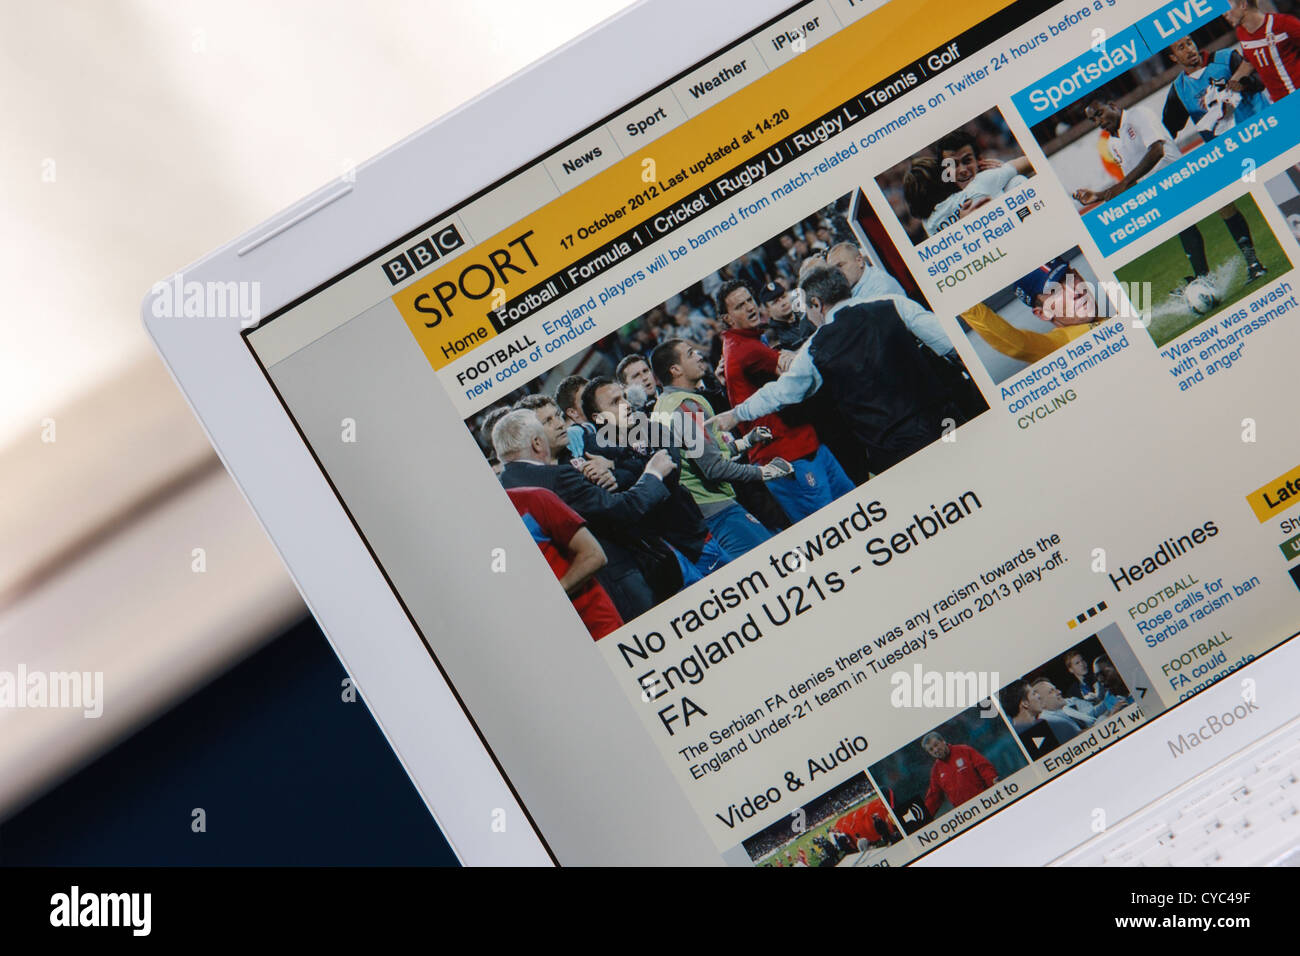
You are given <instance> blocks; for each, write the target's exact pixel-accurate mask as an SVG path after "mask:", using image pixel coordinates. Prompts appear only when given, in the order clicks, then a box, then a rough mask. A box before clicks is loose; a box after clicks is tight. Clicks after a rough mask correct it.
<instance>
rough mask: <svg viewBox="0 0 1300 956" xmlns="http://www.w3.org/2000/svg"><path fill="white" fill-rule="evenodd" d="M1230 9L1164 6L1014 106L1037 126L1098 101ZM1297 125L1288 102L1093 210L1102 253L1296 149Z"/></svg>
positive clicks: (1101, 39) (1296, 102) (1193, 2)
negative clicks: (1077, 106) (1137, 68)
mask: <svg viewBox="0 0 1300 956" xmlns="http://www.w3.org/2000/svg"><path fill="white" fill-rule="evenodd" d="M1228 6H1229V4H1228V0H1180V2H1176V3H1171V4H1169V5H1167V6H1165V7H1162V8H1161V9H1160V10H1158V11H1156V12H1155V13H1152V14H1150V15H1148V16H1146V17H1143V18H1142V19H1141V20H1139V21H1138V22H1137V23H1135V24H1134V25H1133V26H1131V27H1129V28H1127V29H1125V30H1121V31H1120V32H1119V33H1116V34H1114V35H1113V36H1098V37H1097V38H1096V40H1095V42H1094V43H1093V45H1092V48H1091V49H1090V50H1089V51H1088V52H1087V53H1085V54H1084V55H1082V56H1080V57H1078V58H1076V59H1074V60H1071V61H1070V62H1069V63H1067V64H1065V66H1063V67H1061V68H1060V69H1058V70H1054V71H1053V72H1051V73H1049V74H1048V75H1047V76H1045V77H1043V79H1041V80H1040V81H1038V82H1037V83H1035V84H1033V85H1032V86H1029V87H1026V88H1025V89H1023V90H1021V91H1020V92H1019V93H1016V94H1015V95H1014V96H1013V97H1012V98H1011V99H1012V103H1014V104H1015V107H1016V109H1017V110H1018V111H1019V112H1020V115H1021V116H1022V117H1023V118H1024V120H1025V123H1026V124H1028V125H1029V126H1031V127H1032V126H1035V125H1037V124H1038V123H1041V122H1042V121H1043V120H1045V119H1047V118H1048V117H1050V116H1052V115H1053V114H1054V113H1056V112H1058V111H1059V110H1062V109H1064V108H1065V107H1067V106H1069V105H1070V104H1071V103H1075V102H1078V101H1079V100H1086V99H1088V98H1090V97H1092V96H1095V95H1097V94H1098V93H1099V92H1100V91H1102V90H1103V88H1104V87H1105V86H1106V84H1107V83H1109V82H1111V81H1112V80H1114V79H1115V78H1116V77H1118V76H1120V75H1122V74H1123V73H1126V72H1127V71H1129V70H1131V69H1133V67H1135V66H1137V65H1138V64H1139V63H1141V62H1142V61H1144V60H1147V59H1149V58H1151V57H1153V56H1156V55H1158V54H1160V53H1161V52H1162V51H1163V50H1166V49H1168V48H1169V46H1170V45H1171V44H1172V43H1173V42H1174V41H1175V40H1177V39H1179V38H1181V37H1185V36H1187V35H1188V34H1189V33H1191V32H1192V31H1193V30H1196V29H1197V28H1198V27H1202V26H1205V25H1206V24H1207V23H1209V22H1211V21H1212V20H1214V19H1215V18H1216V17H1220V16H1222V15H1223V14H1224V13H1225V12H1226V11H1227V9H1228ZM1158 119H1159V117H1157V120H1158ZM1297 122H1300V96H1288V97H1286V98H1285V99H1283V100H1282V101H1281V102H1280V103H1277V104H1274V106H1273V107H1272V108H1270V109H1269V110H1267V111H1266V112H1265V113H1264V114H1263V115H1262V116H1257V117H1255V118H1254V119H1252V120H1251V121H1250V122H1249V123H1246V124H1244V125H1241V126H1237V127H1234V128H1233V129H1231V130H1229V131H1228V132H1226V133H1224V134H1223V135H1221V136H1216V137H1215V138H1214V139H1213V140H1211V141H1210V142H1208V143H1206V144H1204V145H1202V146H1199V147H1197V148H1195V149H1193V150H1191V151H1190V152H1188V153H1186V154H1185V155H1184V156H1183V158H1182V159H1181V160H1179V161H1178V162H1175V163H1172V164H1170V165H1169V166H1166V167H1164V168H1163V169H1161V170H1160V171H1159V172H1156V173H1151V174H1148V175H1147V176H1145V177H1144V178H1142V179H1141V180H1139V181H1138V182H1137V183H1135V184H1134V185H1133V186H1132V187H1131V188H1129V189H1127V190H1125V191H1124V192H1123V193H1121V194H1120V195H1118V196H1116V197H1115V198H1114V199H1111V200H1110V201H1109V202H1105V203H1101V204H1100V205H1098V206H1096V207H1094V208H1093V209H1090V210H1089V211H1088V212H1086V213H1084V214H1083V224H1084V225H1085V226H1086V227H1087V229H1088V232H1089V233H1090V234H1091V235H1092V238H1093V239H1094V240H1095V241H1096V243H1097V246H1098V248H1100V250H1101V252H1102V255H1105V256H1109V255H1112V254H1113V253H1115V252H1118V251H1119V250H1120V249H1122V248H1124V246H1126V245H1128V244H1129V243H1131V242H1133V241H1134V240H1135V239H1138V238H1140V237H1142V236H1144V235H1146V234H1147V233H1149V232H1151V231H1152V230H1153V229H1156V228H1158V227H1159V226H1160V224H1161V223H1163V222H1165V221H1166V220H1167V219H1170V218H1172V217H1174V216H1177V215H1178V214H1179V213H1181V212H1184V211H1186V210H1187V209H1190V208H1191V207H1192V206H1194V205H1196V204H1197V203H1198V202H1200V201H1201V200H1202V199H1204V198H1205V197H1206V196H1210V195H1213V194H1214V193H1216V192H1218V191H1219V190H1220V189H1223V188H1224V187H1226V186H1228V185H1230V184H1231V183H1232V182H1233V181H1235V180H1237V179H1238V178H1240V177H1241V176H1242V175H1243V174H1248V173H1250V172H1251V171H1252V170H1254V168H1255V167H1257V166H1260V165H1263V164H1264V163H1266V162H1268V161H1269V160H1271V159H1273V158H1274V157H1276V156H1278V155H1280V154H1281V153H1283V152H1284V151H1286V150H1287V149H1290V148H1291V147H1292V146H1294V145H1295V134H1294V133H1292V132H1290V130H1293V129H1296V128H1297V127H1296V126H1295V124H1296V123H1297Z"/></svg>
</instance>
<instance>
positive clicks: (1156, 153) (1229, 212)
mask: <svg viewBox="0 0 1300 956" xmlns="http://www.w3.org/2000/svg"><path fill="white" fill-rule="evenodd" d="M1086 113H1087V115H1088V119H1090V120H1091V121H1092V122H1093V124H1094V125H1095V126H1096V127H1097V128H1099V129H1104V130H1106V131H1107V132H1109V133H1110V143H1111V149H1112V150H1113V151H1114V153H1115V158H1116V159H1117V160H1118V161H1119V168H1120V170H1121V171H1122V172H1123V173H1124V178H1123V179H1121V180H1120V181H1119V182H1117V183H1114V184H1113V185H1110V186H1107V187H1106V188H1105V189H1102V190H1099V191H1094V190H1091V189H1079V190H1076V191H1075V193H1074V198H1075V199H1076V200H1077V201H1078V202H1080V203H1081V204H1083V205H1084V206H1089V205H1092V204H1094V203H1100V202H1106V201H1107V200H1110V199H1113V198H1114V197H1116V196H1118V195H1120V194H1121V193H1122V192H1124V191H1125V190H1126V189H1128V188H1130V187H1131V186H1133V185H1135V184H1136V183H1137V182H1138V181H1139V180H1141V179H1142V178H1143V177H1145V176H1149V175H1151V174H1152V173H1154V172H1156V171H1158V170H1161V169H1164V168H1165V167H1166V166H1168V165H1169V164H1170V163H1172V162H1174V161H1175V160H1177V159H1180V158H1181V157H1182V153H1181V152H1180V151H1179V149H1178V146H1177V144H1176V143H1174V138H1173V136H1172V135H1171V134H1170V132H1169V130H1167V129H1166V128H1165V125H1164V123H1162V122H1161V121H1160V120H1158V119H1156V116H1155V114H1154V113H1152V112H1151V111H1150V110H1148V109H1146V108H1144V107H1141V106H1131V107H1129V108H1128V109H1126V110H1124V111H1122V112H1121V111H1120V109H1119V107H1117V106H1116V105H1115V104H1114V103H1113V102H1110V101H1108V100H1101V99H1096V100H1093V101H1092V102H1091V103H1089V104H1088V107H1087V110H1086ZM1219 216H1220V218H1222V219H1223V223H1224V225H1225V226H1226V227H1227V229H1228V232H1229V233H1231V235H1232V238H1233V241H1234V242H1235V243H1236V244H1237V248H1238V249H1239V250H1241V255H1242V258H1243V259H1245V261H1246V281H1247V282H1254V281H1256V280H1258V279H1262V278H1264V276H1265V275H1267V274H1268V270H1267V269H1266V268H1264V265H1263V264H1262V263H1261V262H1260V261H1259V256H1258V255H1257V254H1256V252H1255V241H1254V238H1253V237H1252V236H1251V233H1250V225H1249V224H1248V223H1247V222H1246V218H1245V217H1244V216H1243V215H1241V212H1240V210H1238V209H1237V206H1236V204H1235V203H1228V204H1227V205H1226V206H1224V207H1223V208H1222V209H1220V210H1219ZM1178 239H1179V241H1180V242H1181V243H1182V246H1183V253H1184V254H1185V255H1186V256H1187V262H1188V264H1189V265H1190V266H1191V268H1192V274H1191V275H1190V276H1188V277H1187V278H1186V280H1184V284H1183V286H1182V287H1180V288H1178V289H1175V290H1174V291H1173V292H1172V293H1171V294H1172V295H1174V296H1180V295H1182V294H1183V291H1184V289H1186V287H1187V286H1188V285H1190V284H1191V283H1193V282H1197V281H1200V282H1202V283H1204V284H1205V285H1206V286H1207V287H1208V291H1209V292H1210V293H1211V296H1212V298H1217V297H1218V295H1219V290H1218V289H1216V288H1215V286H1214V284H1213V282H1211V280H1210V265H1209V263H1208V262H1207V261H1206V257H1205V238H1204V236H1202V235H1201V230H1200V225H1199V224H1196V223H1194V224H1192V225H1190V226H1188V227H1187V228H1186V229H1184V230H1182V232H1180V233H1179V234H1178Z"/></svg>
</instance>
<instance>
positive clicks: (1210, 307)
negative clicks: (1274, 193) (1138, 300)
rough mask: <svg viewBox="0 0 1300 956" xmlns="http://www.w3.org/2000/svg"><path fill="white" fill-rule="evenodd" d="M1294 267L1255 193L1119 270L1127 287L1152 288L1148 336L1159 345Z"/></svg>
mask: <svg viewBox="0 0 1300 956" xmlns="http://www.w3.org/2000/svg"><path fill="white" fill-rule="evenodd" d="M1290 268H1291V262H1290V260H1289V259H1287V256H1286V253H1285V252H1283V251H1282V246H1281V245H1280V244H1279V243H1278V241H1277V237H1276V236H1274V235H1273V230H1272V229H1270V228H1269V226H1268V223H1267V222H1265V221H1264V217H1263V215H1262V214H1261V213H1260V211H1259V206H1258V205H1257V204H1256V203H1255V200H1254V198H1253V197H1252V196H1250V195H1249V194H1247V195H1244V196H1242V197H1241V198H1240V199H1237V200H1235V201H1234V202H1230V203H1228V204H1227V205H1226V206H1224V207H1222V208H1221V209H1219V210H1218V211H1217V212H1213V213H1211V214H1210V215H1208V216H1206V217H1205V218H1204V219H1202V220H1201V221H1200V222H1198V223H1195V224H1193V225H1191V226H1188V227H1187V228H1186V229H1184V230H1183V231H1182V232H1180V233H1179V234H1178V235H1176V236H1174V237H1173V238H1172V239H1167V240H1165V241H1164V242H1162V243H1161V244H1160V245H1158V246H1156V247H1155V248H1154V249H1152V250H1150V251H1149V252H1145V253H1143V254H1142V255H1140V256H1138V257H1137V258H1136V259H1134V260H1133V261H1132V262H1130V263H1128V264H1127V265H1124V266H1120V267H1119V268H1118V269H1116V270H1115V276H1116V278H1118V279H1119V280H1120V282H1121V283H1125V284H1127V283H1130V282H1146V283H1150V285H1149V287H1148V294H1147V296H1146V301H1147V303H1148V307H1149V309H1150V324H1149V325H1148V326H1147V332H1149V333H1150V334H1151V339H1152V341H1154V342H1155V344H1156V345H1157V346H1161V345H1164V344H1165V343H1166V342H1170V341H1172V340H1173V339H1176V338H1178V336H1180V335H1182V334H1183V333H1184V332H1186V331H1188V330H1189V329H1193V328H1195V327H1196V326H1198V325H1200V324H1201V323H1202V322H1204V321H1205V320H1206V319H1208V318H1210V317H1211V316H1214V315H1217V314H1218V313H1219V312H1221V311H1223V310H1224V309H1227V308H1229V307H1230V306H1232V305H1233V304H1234V303H1236V302H1237V301H1238V300H1240V299H1241V298H1243V297H1244V296H1246V295H1248V294H1249V293H1250V292H1253V291H1254V290H1255V289H1258V288H1261V287H1262V286H1264V285H1265V284H1266V283H1267V282H1270V281H1272V280H1273V279H1276V278H1278V277H1279V276H1281V275H1283V274H1284V273H1286V272H1287V271H1289V270H1290Z"/></svg>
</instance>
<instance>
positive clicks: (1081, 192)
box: [1074, 100, 1182, 206]
mask: <svg viewBox="0 0 1300 956" xmlns="http://www.w3.org/2000/svg"><path fill="white" fill-rule="evenodd" d="M1085 112H1086V113H1087V116H1088V119H1089V120H1091V121H1092V124H1093V125H1094V126H1096V127H1097V128H1098V129H1104V130H1106V132H1108V133H1110V147H1111V149H1112V150H1113V151H1114V153H1115V158H1116V160H1118V161H1119V168H1120V170H1121V171H1122V172H1123V173H1124V178H1123V179H1121V180H1120V181H1119V182H1117V183H1113V184H1111V185H1110V186H1107V187H1105V188H1104V189H1099V190H1093V189H1076V190H1075V192H1074V198H1075V199H1076V200H1078V201H1079V202H1080V203H1082V204H1083V205H1085V206H1089V205H1092V204H1093V203H1099V202H1106V201H1107V200H1109V199H1114V198H1115V197H1116V196H1118V195H1119V194H1120V193H1122V192H1124V191H1125V190H1126V189H1129V188H1130V187H1131V186H1134V185H1135V184H1136V183H1137V182H1138V181H1139V180H1140V179H1142V178H1143V177H1144V176H1149V175H1151V173H1154V172H1156V171H1157V170H1160V169H1164V168H1165V167H1166V166H1168V165H1169V164H1170V163H1172V162H1174V161H1176V160H1178V159H1179V158H1181V157H1182V153H1181V152H1179V150H1178V146H1177V144H1175V143H1174V138H1173V136H1171V135H1170V133H1169V130H1167V129H1165V127H1164V124H1163V123H1161V122H1160V120H1158V119H1157V118H1156V115H1155V114H1154V113H1152V112H1151V111H1150V110H1149V109H1147V108H1146V107H1143V106H1130V107H1129V108H1128V109H1126V110H1121V109H1120V108H1119V107H1118V106H1116V105H1115V104H1114V103H1112V102H1110V101H1108V100H1093V101H1092V102H1091V103H1089V104H1088V107H1087V110H1086V111H1085Z"/></svg>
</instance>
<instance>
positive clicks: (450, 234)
mask: <svg viewBox="0 0 1300 956" xmlns="http://www.w3.org/2000/svg"><path fill="white" fill-rule="evenodd" d="M463 245H465V240H464V239H463V238H462V237H461V234H460V233H459V232H458V231H457V230H456V227H455V226H454V225H450V226H445V227H443V228H442V229H439V230H438V231H437V232H435V233H433V234H432V235H430V236H429V237H428V238H427V239H422V240H421V241H420V242H417V243H416V244H415V245H413V246H411V248H409V249H407V250H406V251H405V252H399V253H398V254H397V255H396V256H394V257H393V258H391V259H389V260H388V261H387V262H385V263H384V275H386V276H388V282H389V284H390V285H397V284H398V283H399V282H405V281H406V280H407V279H409V278H411V276H413V275H415V274H416V273H417V272H419V271H420V270H422V269H426V268H428V267H429V266H431V265H432V264H433V263H435V262H437V261H438V260H439V259H440V258H442V257H443V256H445V255H446V254H447V253H449V252H451V251H452V250H454V249H459V248H460V247H461V246H463Z"/></svg>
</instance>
